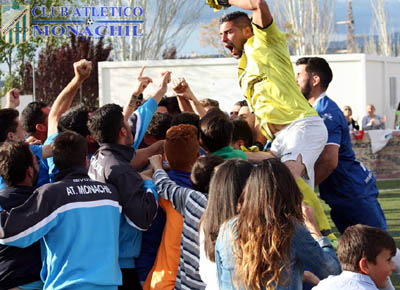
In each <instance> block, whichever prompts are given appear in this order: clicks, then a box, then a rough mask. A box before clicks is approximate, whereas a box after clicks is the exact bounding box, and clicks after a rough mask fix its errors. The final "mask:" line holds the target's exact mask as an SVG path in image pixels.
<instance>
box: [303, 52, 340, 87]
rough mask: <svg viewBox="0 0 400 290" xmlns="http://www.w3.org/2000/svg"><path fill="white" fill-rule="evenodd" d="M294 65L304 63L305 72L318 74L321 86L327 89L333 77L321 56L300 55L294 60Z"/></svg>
mask: <svg viewBox="0 0 400 290" xmlns="http://www.w3.org/2000/svg"><path fill="white" fill-rule="evenodd" d="M296 65H306V71H307V73H308V74H309V75H310V76H312V75H317V76H319V78H320V80H321V87H322V88H323V89H325V90H326V89H327V88H328V87H329V84H330V83H331V81H332V79H333V73H332V70H331V67H330V66H329V64H328V62H327V61H326V60H325V59H323V58H321V57H302V58H299V59H298V60H297V61H296Z"/></svg>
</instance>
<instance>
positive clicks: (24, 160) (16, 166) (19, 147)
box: [0, 140, 34, 186]
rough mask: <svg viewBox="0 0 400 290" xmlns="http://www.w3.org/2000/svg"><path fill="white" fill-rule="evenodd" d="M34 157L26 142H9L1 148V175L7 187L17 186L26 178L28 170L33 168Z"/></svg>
mask: <svg viewBox="0 0 400 290" xmlns="http://www.w3.org/2000/svg"><path fill="white" fill-rule="evenodd" d="M33 158H34V157H33V155H32V152H31V150H30V149H29V145H28V143H26V142H25V141H15V140H7V141H6V142H4V143H2V144H1V146H0V175H1V177H3V179H4V181H5V183H6V185H7V186H15V185H18V184H19V183H21V182H22V181H23V180H24V179H25V177H26V170H27V169H28V168H29V167H33V162H34V161H33Z"/></svg>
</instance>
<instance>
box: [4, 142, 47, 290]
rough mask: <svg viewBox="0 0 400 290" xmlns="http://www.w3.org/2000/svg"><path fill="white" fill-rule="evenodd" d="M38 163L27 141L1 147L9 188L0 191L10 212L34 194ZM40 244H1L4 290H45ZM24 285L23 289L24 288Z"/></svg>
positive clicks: (5, 177) (7, 143) (5, 207)
mask: <svg viewBox="0 0 400 290" xmlns="http://www.w3.org/2000/svg"><path fill="white" fill-rule="evenodd" d="M38 170H39V167H38V164H37V162H36V158H35V157H34V156H33V154H32V152H31V150H30V149H29V145H28V144H27V143H26V142H25V141H14V140H9V141H6V142H4V143H3V144H2V145H1V146H0V175H1V176H2V177H3V179H4V181H5V183H6V184H7V187H6V188H4V189H3V190H2V191H0V205H1V206H2V207H3V208H4V209H5V210H7V211H11V209H12V208H14V207H18V206H20V205H22V204H23V203H24V202H25V201H26V200H28V198H29V197H30V196H31V195H32V193H33V191H34V187H33V185H34V184H36V181H37V177H38ZM41 268H42V260H41V257H40V244H39V242H36V243H34V244H32V245H31V246H29V247H27V248H25V249H21V248H17V247H11V246H3V245H0V289H11V288H14V287H18V288H19V287H23V286H28V285H26V284H28V283H29V285H30V286H31V287H32V288H29V289H43V283H42V281H41V280H40V269H41ZM21 285H22V286H21Z"/></svg>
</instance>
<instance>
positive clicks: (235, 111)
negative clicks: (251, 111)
mask: <svg viewBox="0 0 400 290" xmlns="http://www.w3.org/2000/svg"><path fill="white" fill-rule="evenodd" d="M243 106H247V102H246V101H245V100H243V101H239V102H236V103H235V104H234V105H233V108H232V110H231V112H230V113H229V118H230V119H231V120H233V119H235V118H236V117H238V116H239V111H240V108H241V107H243Z"/></svg>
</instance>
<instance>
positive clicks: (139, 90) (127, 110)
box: [124, 66, 153, 120]
mask: <svg viewBox="0 0 400 290" xmlns="http://www.w3.org/2000/svg"><path fill="white" fill-rule="evenodd" d="M145 68H146V67H145V66H143V67H142V70H141V71H140V73H139V75H138V77H137V82H136V88H135V89H134V91H133V93H132V96H131V99H130V100H129V103H128V104H126V105H125V107H124V117H125V120H128V118H129V116H130V115H132V113H133V111H135V110H136V108H137V100H138V98H139V96H140V95H142V94H143V92H144V90H145V89H146V88H147V86H148V85H149V84H150V83H152V82H153V80H152V79H151V78H149V77H147V76H143V72H144V69H145ZM142 97H143V96H142Z"/></svg>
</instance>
